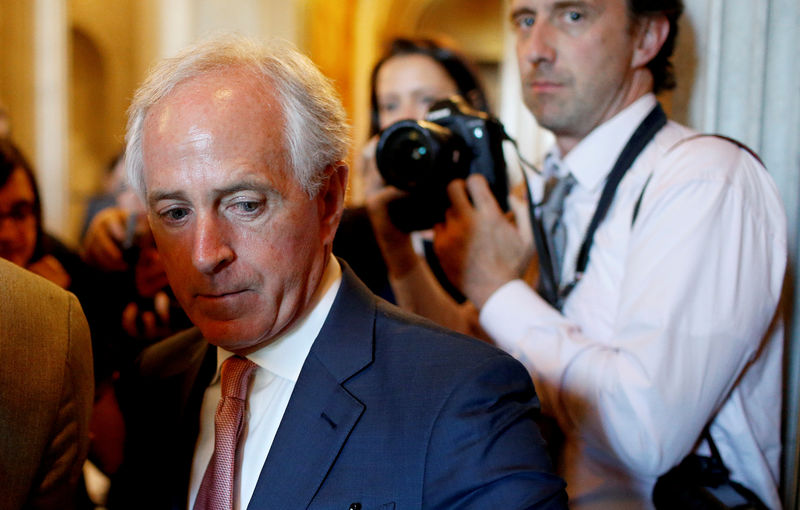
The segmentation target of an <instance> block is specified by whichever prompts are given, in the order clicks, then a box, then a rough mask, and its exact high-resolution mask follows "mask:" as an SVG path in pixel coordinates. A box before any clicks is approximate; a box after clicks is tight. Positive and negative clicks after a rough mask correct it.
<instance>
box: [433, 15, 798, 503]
mask: <svg viewBox="0 0 800 510" xmlns="http://www.w3.org/2000/svg"><path fill="white" fill-rule="evenodd" d="M510 4H511V9H510V11H511V22H512V25H513V28H514V31H515V33H516V50H517V58H518V61H519V68H520V73H521V79H522V89H523V97H524V100H525V104H526V106H527V107H528V109H529V110H530V111H531V112H532V113H533V114H534V115H535V117H536V119H537V121H538V122H539V124H540V125H542V126H544V127H545V128H547V129H549V130H551V131H552V132H553V133H554V134H555V137H556V143H555V146H554V147H553V149H552V151H551V153H550V154H549V155H548V157H547V158H546V159H545V162H544V167H543V175H541V176H539V175H530V177H529V178H530V181H531V194H532V195H533V200H534V203H541V201H543V200H544V198H543V197H544V188H545V182H547V180H548V179H549V178H550V177H553V178H554V179H556V178H557V179H566V180H567V182H569V181H572V182H573V185H572V187H571V188H570V191H568V192H567V194H566V199H565V200H564V202H563V214H562V216H561V222H562V223H563V225H564V227H565V232H566V243H565V249H564V250H563V253H564V257H563V263H562V264H561V270H560V271H547V272H546V273H545V270H544V268H545V267H546V265H545V264H543V262H547V261H548V259H547V258H545V257H543V256H540V257H539V258H538V259H536V260H537V261H538V262H539V265H540V266H541V269H542V271H541V276H545V275H550V274H552V275H553V277H552V280H546V279H543V278H540V283H542V282H545V283H546V282H549V281H554V282H555V284H556V285H555V286H551V287H537V288H534V287H533V286H531V285H529V284H528V283H526V282H525V281H523V280H522V279H521V275H522V270H523V268H525V267H526V266H528V262H529V261H530V260H531V259H532V256H533V251H534V250H532V249H531V245H530V243H527V244H526V243H525V242H524V241H523V240H522V239H521V238H520V237H519V235H518V233H517V231H516V229H515V226H514V225H512V224H511V223H510V222H509V221H508V220H507V219H506V218H505V217H504V216H503V215H502V213H501V211H500V210H499V208H498V207H497V204H496V202H495V201H494V199H493V197H492V195H491V193H490V192H489V191H488V188H487V185H486V181H485V180H484V179H482V178H481V177H479V176H471V177H469V178H468V179H467V180H466V181H464V180H460V181H454V182H452V183H451V184H450V186H449V188H448V192H449V194H450V199H451V204H453V205H452V207H451V208H450V209H449V210H448V213H447V218H446V222H445V223H443V224H439V225H437V226H436V228H435V239H434V248H435V251H436V253H437V256H438V257H439V259H440V261H441V263H442V266H443V267H444V269H445V272H446V273H447V274H448V276H449V277H450V278H451V280H452V281H453V282H454V283H456V285H457V286H458V287H459V288H460V289H461V291H462V292H463V293H464V294H465V295H466V296H468V297H469V299H470V301H472V303H474V304H475V305H476V306H477V307H478V308H479V309H480V315H479V320H480V325H481V326H482V327H483V328H484V330H485V331H486V332H487V333H488V334H489V335H490V336H491V338H492V339H493V340H494V342H495V343H496V344H497V345H498V346H500V347H502V348H503V349H505V350H506V351H508V352H509V353H511V354H512V355H514V356H515V357H516V358H518V359H519V360H520V361H522V362H523V364H525V365H526V366H527V367H528V370H529V372H530V374H531V376H532V378H533V380H534V383H535V385H536V389H537V390H538V391H540V394H541V397H542V407H543V409H544V411H545V412H546V413H549V414H550V415H551V416H554V417H555V418H556V419H557V421H558V424H559V425H560V428H561V429H562V431H563V433H564V435H565V441H564V448H563V450H562V452H561V458H560V473H561V474H562V476H564V477H565V479H566V480H567V483H568V486H567V491H568V493H569V495H570V505H571V507H573V508H615V509H618V508H649V507H650V506H651V505H652V502H651V491H652V489H653V487H654V483H655V482H656V480H657V478H658V477H659V476H661V475H662V474H664V473H666V472H667V471H669V470H670V469H671V468H673V467H674V466H676V465H678V464H679V463H680V462H681V460H682V459H683V458H684V457H686V456H687V454H690V453H695V454H699V455H706V456H708V455H709V450H710V448H709V446H708V443H707V441H705V440H701V434H702V432H703V430H704V429H705V427H706V425H707V424H708V425H709V431H710V435H711V437H712V438H713V440H714V442H715V443H716V446H717V447H718V450H719V452H720V454H721V458H722V460H723V462H724V463H725V464H726V466H727V467H728V468H729V469H730V471H731V478H732V479H733V480H734V481H736V482H739V483H741V484H743V485H744V486H746V487H748V488H749V489H751V490H753V491H754V492H755V493H756V494H757V495H758V496H759V497H760V498H761V499H762V500H763V501H764V502H765V503H766V504H767V506H768V507H770V508H779V507H780V499H779V496H778V491H777V486H778V479H779V461H780V456H781V455H780V454H781V442H780V439H781V434H780V430H781V429H780V423H781V401H782V398H781V373H782V350H783V326H782V323H781V320H780V314H779V313H778V310H779V309H780V308H779V307H778V304H779V300H780V296H781V291H782V286H783V278H784V271H785V267H786V244H787V241H786V218H785V213H784V211H783V208H782V205H781V200H780V196H779V195H778V193H777V190H776V187H775V185H774V183H773V182H772V179H771V178H770V176H769V174H768V173H767V171H766V170H765V169H764V167H763V166H762V164H761V163H760V162H759V161H758V159H757V157H756V156H755V155H754V154H752V153H751V152H749V151H748V150H746V149H745V148H744V147H741V146H740V145H739V144H738V143H733V142H732V141H731V140H725V139H722V138H720V137H715V136H708V135H699V134H698V133H696V132H694V131H692V130H690V129H689V128H686V127H684V126H681V125H679V124H677V123H675V122H671V121H668V120H667V119H666V116H665V115H664V114H663V111H661V110H660V107H659V105H658V102H657V100H656V97H655V95H654V94H655V93H657V92H659V91H661V90H664V89H668V88H671V86H674V77H673V74H672V69H671V65H670V61H669V60H670V57H671V55H672V52H673V49H674V47H675V37H676V31H677V22H678V18H679V17H680V15H681V13H682V10H683V5H682V2H681V1H680V0H649V1H644V0H627V1H626V0H578V1H575V2H561V1H558V0H512V1H511V2H510ZM638 127H643V128H646V129H649V130H650V134H652V135H653V136H652V138H651V137H649V136H644V135H640V134H639V133H641V131H639V129H637V128H638ZM653 133H654V134H653ZM635 139H638V141H639V142H641V144H642V147H643V149H642V151H641V152H639V153H638V156H636V157H633V156H632V157H633V160H632V165H630V166H629V169H628V170H627V172H626V173H625V174H624V176H623V177H622V179H621V180H620V181H619V185H618V188H617V190H616V193H615V194H614V195H613V201H612V202H611V207H610V208H609V209H608V211H607V214H606V215H605V217H604V218H603V219H602V221H601V222H600V223H599V227H598V228H597V231H596V235H595V236H594V238H593V243H592V244H591V245H590V251H589V252H588V253H589V258H588V264H587V265H586V266H585V267H581V266H583V264H582V263H581V266H579V265H578V262H579V260H586V259H583V258H580V259H579V257H578V253H579V250H580V247H581V245H582V244H583V241H584V236H585V234H586V232H587V230H588V226H589V224H590V220H591V219H592V217H593V215H594V211H596V210H597V207H598V204H599V202H600V196H601V194H602V192H603V190H604V186H605V184H604V183H606V182H611V183H613V182H615V180H612V179H610V178H608V179H607V176H609V175H610V174H611V169H612V167H617V168H625V167H626V166H627V165H626V164H623V163H620V164H619V165H617V164H616V163H615V161H617V160H618V158H619V156H620V155H621V154H623V153H632V152H631V151H630V150H623V148H624V146H626V145H627V141H628V140H631V141H634V140H635ZM619 160H620V161H622V158H619ZM615 173H616V172H615ZM568 176H571V177H568ZM541 209H544V208H541ZM541 209H540V208H538V207H537V208H536V210H541ZM538 223H539V222H538V221H537V224H538ZM545 240H547V238H546V237H545ZM537 244H540V245H541V246H543V247H544V246H546V245H545V244H544V243H537ZM542 251H543V252H544V250H542ZM554 251H556V250H553V252H554ZM552 259H554V260H557V259H556V258H555V257H552ZM553 265H555V264H553ZM573 283H574V285H573ZM553 288H555V290H556V292H552V290H553ZM570 289H571V292H569V291H570Z"/></svg>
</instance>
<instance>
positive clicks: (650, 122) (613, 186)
mask: <svg viewBox="0 0 800 510" xmlns="http://www.w3.org/2000/svg"><path fill="white" fill-rule="evenodd" d="M666 123H667V116H666V114H665V113H664V110H663V109H662V108H661V104H660V103H656V106H655V107H653V109H652V110H651V111H650V113H649V114H648V115H647V117H645V118H644V120H643V121H642V123H641V124H639V126H638V127H637V128H636V130H635V131H634V132H633V135H631V137H630V139H629V140H628V143H627V144H626V145H625V147H624V148H623V149H622V153H620V155H619V158H617V161H616V163H614V166H613V168H612V169H611V172H610V173H609V174H608V177H607V179H606V184H605V186H604V187H603V192H602V194H601V195H600V200H599V202H598V204H597V208H596V209H595V211H594V215H593V216H592V220H591V222H590V223H589V227H588V229H587V231H586V235H585V236H584V238H583V243H582V244H581V248H580V251H579V252H578V259H577V263H576V267H575V277H574V278H573V280H572V282H570V283H569V284H568V285H566V286H565V287H564V288H563V289H558V288H557V286H556V284H555V281H556V278H555V275H554V274H553V267H552V264H551V263H550V256H549V250H548V249H547V243H546V242H545V238H544V230H543V227H542V224H541V220H540V219H539V218H538V216H539V215H538V214H536V209H538V208H539V207H540V206H541V204H536V205H535V206H532V207H529V210H530V215H531V226H532V229H533V238H534V241H535V242H536V249H537V251H538V252H539V268H540V276H539V288H538V291H539V293H540V295H541V296H542V297H543V298H544V299H545V300H546V301H547V302H549V303H550V304H551V305H553V306H554V307H555V308H557V309H559V310H560V309H561V307H562V306H563V304H564V300H565V299H566V297H567V296H568V295H569V293H570V292H571V291H572V289H573V288H575V285H577V283H578V282H579V281H580V279H581V277H582V276H583V272H584V271H585V270H586V266H587V265H588V264H589V251H590V250H591V248H592V243H593V242H594V234H595V232H596V231H597V228H598V227H599V226H600V223H601V222H602V221H603V219H605V216H606V214H607V213H608V210H609V209H610V208H611V204H612V202H613V201H614V195H615V194H616V192H617V188H618V187H619V183H620V182H621V181H622V178H623V177H624V176H625V173H626V172H627V171H628V169H629V168H630V167H631V165H632V164H633V162H634V161H635V160H636V158H637V157H638V156H639V154H641V152H642V150H644V148H645V147H646V146H647V144H648V143H650V141H651V140H652V139H653V137H654V136H655V135H656V133H658V132H659V131H660V130H661V128H663V127H664V126H665V125H666ZM523 176H525V172H523ZM525 180H526V187H527V188H528V200H529V203H530V204H533V203H534V202H533V200H532V195H531V191H530V186H527V184H528V183H527V176H525Z"/></svg>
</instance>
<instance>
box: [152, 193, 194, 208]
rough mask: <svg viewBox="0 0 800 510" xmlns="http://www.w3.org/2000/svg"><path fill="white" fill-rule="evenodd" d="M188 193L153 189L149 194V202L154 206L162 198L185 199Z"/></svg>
mask: <svg viewBox="0 0 800 510" xmlns="http://www.w3.org/2000/svg"><path fill="white" fill-rule="evenodd" d="M185 199H186V194H185V193H183V192H182V191H158V190H156V191H153V192H152V193H148V194H147V203H148V204H149V205H150V206H151V207H152V206H154V205H155V204H156V203H158V202H160V201H161V200H185Z"/></svg>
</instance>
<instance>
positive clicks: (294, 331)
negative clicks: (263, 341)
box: [212, 255, 342, 384]
mask: <svg viewBox="0 0 800 510" xmlns="http://www.w3.org/2000/svg"><path fill="white" fill-rule="evenodd" d="M341 282H342V268H341V266H340V265H339V261H338V260H336V257H334V256H333V255H331V256H330V260H329V261H328V264H327V266H326V267H325V272H324V273H323V274H322V280H321V281H320V284H319V286H318V287H317V290H316V291H315V292H314V296H313V297H312V298H311V303H312V305H311V309H310V311H309V312H308V313H307V314H306V315H305V316H304V317H302V318H301V319H299V320H298V321H297V322H296V323H295V324H293V325H292V326H291V327H290V328H289V329H288V330H286V331H285V332H283V333H281V334H280V335H278V337H277V338H275V340H273V341H272V342H270V343H269V344H268V345H265V346H264V347H262V348H261V349H259V350H257V351H254V352H251V353H250V354H248V355H247V359H249V360H250V361H252V362H254V363H255V364H256V365H258V366H259V367H261V368H265V369H267V370H269V371H270V372H272V373H274V374H275V375H277V376H279V377H282V378H284V379H288V380H291V381H294V382H297V377H298V376H299V375H300V370H301V369H302V368H303V364H304V363H305V362H306V357H308V353H309V351H310V350H311V346H312V345H313V344H314V340H316V339H317V335H319V332H320V330H321V329H322V325H323V324H324V323H325V319H327V317H328V313H329V312H330V310H331V306H333V301H334V299H335V298H336V294H337V292H338V291H339V285H340V284H341ZM233 355H234V353H232V352H230V351H226V350H225V349H223V348H222V347H217V373H216V375H214V379H213V381H212V384H213V383H215V382H217V380H218V379H219V375H220V368H221V367H222V363H223V362H224V361H225V360H226V359H228V358H229V357H231V356H233Z"/></svg>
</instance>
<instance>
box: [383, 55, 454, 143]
mask: <svg viewBox="0 0 800 510" xmlns="http://www.w3.org/2000/svg"><path fill="white" fill-rule="evenodd" d="M375 92H376V94H375V95H376V97H377V99H378V120H379V124H380V128H381V129H385V128H387V127H388V126H390V125H392V124H394V123H395V122H397V121H399V120H404V119H414V120H419V119H422V118H423V117H425V114H426V113H428V109H429V108H430V106H431V104H433V103H434V102H436V101H438V100H439V99H445V98H448V97H450V96H452V95H455V94H458V87H457V86H456V82H455V81H453V79H452V78H451V77H450V75H449V74H447V71H445V69H444V68H443V67H442V66H441V65H439V64H438V63H437V62H436V61H435V60H433V59H432V58H430V57H428V56H426V55H419V54H411V55H398V56H396V57H392V58H390V59H389V60H387V61H386V62H384V63H383V65H382V66H381V68H380V69H379V70H378V75H377V77H376V80H375Z"/></svg>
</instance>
